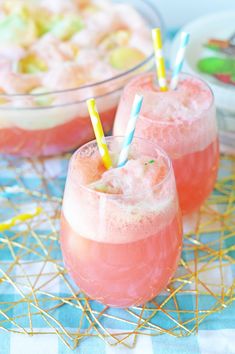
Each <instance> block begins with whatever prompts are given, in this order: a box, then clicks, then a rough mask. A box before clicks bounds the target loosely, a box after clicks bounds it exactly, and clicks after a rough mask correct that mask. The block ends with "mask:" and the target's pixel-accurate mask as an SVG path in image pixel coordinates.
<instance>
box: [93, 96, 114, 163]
mask: <svg viewBox="0 0 235 354" xmlns="http://www.w3.org/2000/svg"><path fill="white" fill-rule="evenodd" d="M87 107H88V111H89V114H90V118H91V122H92V126H93V130H94V133H95V137H96V141H97V145H98V148H99V152H100V155H101V158H102V161H103V164H104V166H105V167H106V168H107V169H110V168H111V167H112V160H111V157H110V155H109V150H108V146H107V144H106V140H105V136H104V132H103V128H102V124H101V120H100V116H99V113H98V111H97V108H96V102H95V99H94V98H91V99H89V100H87Z"/></svg>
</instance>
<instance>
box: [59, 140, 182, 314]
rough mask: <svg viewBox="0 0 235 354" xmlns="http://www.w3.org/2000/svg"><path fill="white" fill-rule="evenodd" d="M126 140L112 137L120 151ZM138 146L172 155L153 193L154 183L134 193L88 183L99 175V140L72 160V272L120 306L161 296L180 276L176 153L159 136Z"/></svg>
mask: <svg viewBox="0 0 235 354" xmlns="http://www.w3.org/2000/svg"><path fill="white" fill-rule="evenodd" d="M122 142H123V138H122V137H109V138H107V144H108V147H109V150H110V151H111V153H112V154H114V155H116V154H119V152H120V150H121V145H122ZM130 154H131V155H132V156H133V155H134V156H137V157H138V158H141V157H143V156H148V157H150V158H152V159H161V161H162V162H163V163H164V166H165V168H166V170H165V171H166V174H165V175H164V177H163V178H162V179H161V180H159V182H157V181H156V182H155V184H154V186H153V187H152V190H151V193H149V192H148V190H147V188H146V190H145V188H144V190H141V191H140V188H136V190H135V193H132V194H128V195H124V194H107V193H103V192H100V191H99V192H98V191H96V190H93V189H90V188H89V187H88V186H87V184H86V183H87V181H88V180H89V182H94V180H95V178H96V177H95V176H96V169H97V160H99V156H98V155H99V154H98V151H97V144H96V141H92V142H89V143H88V144H86V145H84V146H82V147H81V148H80V149H78V150H77V151H76V152H75V153H74V155H73V157H72V159H71V161H70V165H69V171H68V177H67V182H66V187H65V193H64V199H63V207H62V217H61V248H62V253H63V257H64V262H65V265H66V267H67V270H68V272H69V274H70V275H71V277H72V278H73V279H74V281H75V282H76V283H77V285H78V286H79V287H80V288H81V289H82V290H83V291H84V292H86V294H87V295H88V296H89V297H90V298H92V299H95V300H98V301H100V302H102V303H104V304H106V305H109V306H114V307H129V306H132V305H140V304H143V303H145V302H146V301H148V300H150V299H152V298H153V297H155V296H156V295H157V294H158V293H159V292H160V291H161V290H162V289H164V288H165V287H166V285H167V284H168V282H169V280H170V279H171V277H172V276H173V274H174V272H175V270H176V268H177V264H178V261H179V257H180V254H181V248H182V225H181V214H180V209H179V205H178V198H177V193H176V186H175V178H174V173H173V169H172V165H171V161H170V159H169V158H168V156H167V155H166V153H165V152H164V151H163V150H162V149H161V148H159V147H158V146H157V145H156V144H151V143H149V142H147V141H146V140H143V139H139V138H135V139H134V140H133V143H132V146H131V151H130ZM156 161H157V160H156ZM156 163H157V162H156ZM93 164H94V170H93V169H91V166H93ZM133 172H136V171H133ZM85 181H86V182H85Z"/></svg>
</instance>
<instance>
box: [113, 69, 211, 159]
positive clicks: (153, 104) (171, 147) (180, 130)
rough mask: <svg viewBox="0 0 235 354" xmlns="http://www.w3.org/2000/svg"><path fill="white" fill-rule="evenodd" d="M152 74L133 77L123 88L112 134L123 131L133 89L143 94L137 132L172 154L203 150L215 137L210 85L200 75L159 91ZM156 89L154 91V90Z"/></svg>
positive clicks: (177, 155) (180, 154) (137, 134)
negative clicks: (172, 88) (169, 88)
mask: <svg viewBox="0 0 235 354" xmlns="http://www.w3.org/2000/svg"><path fill="white" fill-rule="evenodd" d="M153 80H154V75H153V74H143V75H141V76H139V77H138V78H136V79H133V80H132V81H131V82H130V83H129V84H128V85H127V86H126V88H125V90H124V93H123V97H122V99H121V102H120V105H119V108H118V112H117V116H116V119H115V125H114V130H113V131H114V135H121V134H124V132H125V127H126V124H127V119H128V116H129V114H130V109H131V102H132V100H133V97H134V95H135V93H136V92H139V93H140V94H142V95H143V96H144V102H143V107H142V110H141V115H140V118H139V120H138V122H137V127H136V136H139V137H142V138H145V139H149V140H150V141H155V142H157V143H158V144H159V145H160V146H161V147H162V148H163V149H164V150H165V151H167V153H168V154H169V155H170V156H171V157H172V158H177V157H180V156H183V155H186V154H189V153H193V152H196V151H200V150H204V149H205V148H206V147H207V146H208V145H209V144H210V143H212V142H213V141H214V140H215V139H216V138H217V126H216V120H215V106H214V103H213V95H212V93H211V91H210V89H209V88H208V87H207V86H206V85H205V84H204V83H203V82H201V81H200V80H199V79H196V78H192V77H186V78H185V79H182V80H181V81H180V83H179V85H178V88H177V90H175V91H170V90H169V91H167V92H159V90H157V89H155V88H154V87H153ZM154 90H155V91H154Z"/></svg>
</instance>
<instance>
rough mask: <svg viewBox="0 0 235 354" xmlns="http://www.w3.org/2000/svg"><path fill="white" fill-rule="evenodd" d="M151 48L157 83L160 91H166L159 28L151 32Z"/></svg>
mask: <svg viewBox="0 0 235 354" xmlns="http://www.w3.org/2000/svg"><path fill="white" fill-rule="evenodd" d="M152 37H153V46H154V52H155V61H156V68H157V77H158V83H159V87H160V90H161V91H167V90H168V88H167V80H166V69H165V61H164V56H163V50H162V36H161V30H160V28H155V29H153V30H152Z"/></svg>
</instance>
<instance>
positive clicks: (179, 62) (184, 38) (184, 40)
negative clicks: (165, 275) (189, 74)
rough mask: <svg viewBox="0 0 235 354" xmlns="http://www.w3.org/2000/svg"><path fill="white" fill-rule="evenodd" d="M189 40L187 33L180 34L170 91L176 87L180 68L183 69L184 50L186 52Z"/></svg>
mask: <svg viewBox="0 0 235 354" xmlns="http://www.w3.org/2000/svg"><path fill="white" fill-rule="evenodd" d="M189 38H190V34H189V33H187V32H182V33H181V38H180V47H179V50H178V52H177V55H176V60H175V66H174V69H173V73H172V78H171V83H170V88H171V90H175V89H176V87H177V85H178V81H179V74H180V72H181V70H182V67H183V63H184V56H185V50H186V47H187V45H188V43H189Z"/></svg>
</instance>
